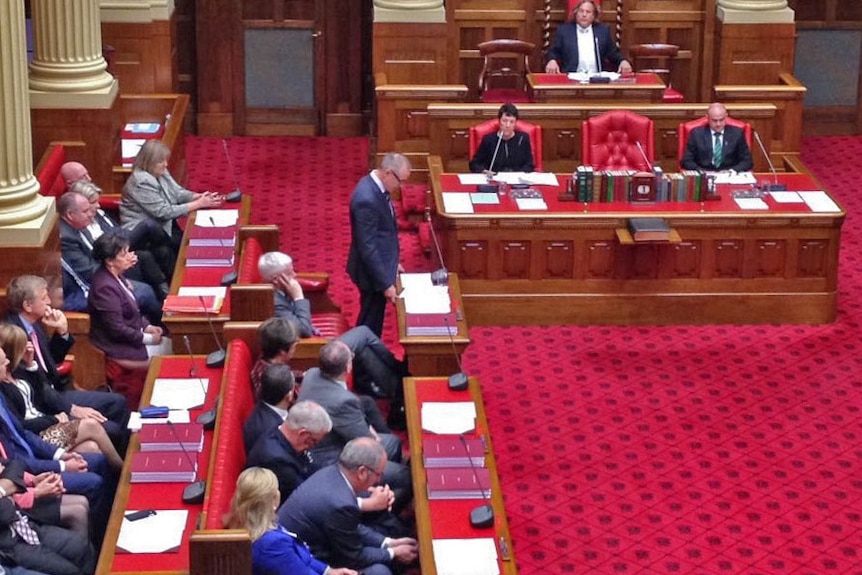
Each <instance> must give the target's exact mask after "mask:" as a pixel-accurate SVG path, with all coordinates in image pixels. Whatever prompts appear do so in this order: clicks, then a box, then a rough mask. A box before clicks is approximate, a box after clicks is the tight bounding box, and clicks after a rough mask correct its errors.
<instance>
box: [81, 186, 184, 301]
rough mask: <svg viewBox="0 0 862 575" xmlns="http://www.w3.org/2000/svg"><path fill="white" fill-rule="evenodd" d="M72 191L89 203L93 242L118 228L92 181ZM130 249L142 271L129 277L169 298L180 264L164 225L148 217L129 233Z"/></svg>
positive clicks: (89, 230)
mask: <svg viewBox="0 0 862 575" xmlns="http://www.w3.org/2000/svg"><path fill="white" fill-rule="evenodd" d="M69 191H70V192H75V193H76V194H81V195H82V196H84V197H85V198H87V201H88V202H90V211H91V216H92V218H93V223H91V224H90V225H89V226H87V231H88V232H89V233H90V236H91V237H92V238H93V241H95V240H97V239H99V236H101V235H102V234H103V233H105V232H106V231H108V230H112V229H114V228H117V227H119V225H118V224H117V222H116V221H114V219H113V218H112V217H111V216H109V215H108V214H107V213H105V210H103V209H102V208H101V206H100V205H99V198H100V197H101V195H102V188H100V187H99V186H97V185H96V184H94V183H92V182H87V181H84V180H80V181H77V182H75V183H73V184H72V185H71V186H69ZM129 246H130V247H131V248H132V250H133V251H134V252H135V253H136V254H138V265H137V267H138V268H140V271H139V272H138V274H137V276H140V277H136V276H135V275H132V274H129V277H130V278H131V279H136V280H138V281H143V282H146V283H148V284H150V285H151V286H153V289H154V290H155V291H156V294H157V295H158V296H159V298H160V299H162V300H164V299H165V297H166V296H167V295H168V294H167V284H169V283H170V282H171V278H172V277H173V275H174V267H175V266H176V263H177V254H176V253H175V252H174V248H173V242H172V241H171V237H170V236H169V235H168V234H166V233H165V231H164V229H162V226H161V224H159V223H158V222H156V221H155V220H153V219H152V218H145V219H143V220H142V221H141V222H140V223H138V225H137V226H135V229H133V230H131V231H130V232H129Z"/></svg>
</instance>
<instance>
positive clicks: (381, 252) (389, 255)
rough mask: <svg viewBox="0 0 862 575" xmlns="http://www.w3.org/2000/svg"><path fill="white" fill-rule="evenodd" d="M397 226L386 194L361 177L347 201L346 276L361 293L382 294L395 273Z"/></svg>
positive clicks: (389, 284) (372, 181)
mask: <svg viewBox="0 0 862 575" xmlns="http://www.w3.org/2000/svg"><path fill="white" fill-rule="evenodd" d="M399 256H400V254H399V247H398V224H397V223H396V221H395V216H394V215H393V212H392V204H391V201H390V199H389V194H385V195H384V193H383V192H382V191H381V190H380V188H379V187H378V186H377V184H376V183H375V181H374V180H373V179H372V178H371V176H370V175H368V176H365V177H364V178H362V179H361V180H359V183H358V184H356V188H355V189H354V190H353V196H352V197H351V198H350V252H349V253H348V255H347V273H348V274H350V279H351V280H353V283H355V284H356V286H357V287H358V288H359V289H360V290H362V291H380V292H382V291H384V290H385V289H386V288H388V287H389V286H391V285H395V276H396V275H397V273H398V259H399Z"/></svg>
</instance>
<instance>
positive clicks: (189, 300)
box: [162, 294, 224, 315]
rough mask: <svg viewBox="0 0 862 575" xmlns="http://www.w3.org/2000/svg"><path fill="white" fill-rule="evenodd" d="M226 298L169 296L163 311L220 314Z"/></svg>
mask: <svg viewBox="0 0 862 575" xmlns="http://www.w3.org/2000/svg"><path fill="white" fill-rule="evenodd" d="M222 303H224V297H218V296H212V295H205V296H192V295H179V294H177V295H169V296H168V297H166V298H165V301H164V303H162V311H164V312H165V313H166V314H169V315H170V314H172V313H218V312H219V311H221V306H222Z"/></svg>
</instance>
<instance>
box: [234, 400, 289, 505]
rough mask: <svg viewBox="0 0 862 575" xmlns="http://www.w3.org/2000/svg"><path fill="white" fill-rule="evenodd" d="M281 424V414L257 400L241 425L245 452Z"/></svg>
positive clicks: (249, 451) (247, 452)
mask: <svg viewBox="0 0 862 575" xmlns="http://www.w3.org/2000/svg"><path fill="white" fill-rule="evenodd" d="M281 424H282V419H281V416H280V415H279V414H277V413H276V412H274V411H273V410H272V408H271V407H269V406H267V405H266V404H265V403H263V401H258V402H257V404H256V405H255V406H254V409H252V410H251V414H249V416H248V419H246V420H245V423H244V424H243V426H242V441H243V443H244V444H245V452H246V454H249V453H251V449H252V447H254V444H255V443H257V441H258V440H259V439H260V438H261V437H263V436H264V435H265V434H267V433H269V432H270V431H272V430H273V429H275V428H276V427H278V426H279V425H281ZM283 496H284V495H283Z"/></svg>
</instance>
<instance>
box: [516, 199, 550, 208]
mask: <svg viewBox="0 0 862 575" xmlns="http://www.w3.org/2000/svg"><path fill="white" fill-rule="evenodd" d="M515 204H517V206H518V209H519V210H547V209H548V204H546V203H545V199H544V198H516V199H515Z"/></svg>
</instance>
